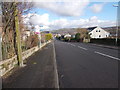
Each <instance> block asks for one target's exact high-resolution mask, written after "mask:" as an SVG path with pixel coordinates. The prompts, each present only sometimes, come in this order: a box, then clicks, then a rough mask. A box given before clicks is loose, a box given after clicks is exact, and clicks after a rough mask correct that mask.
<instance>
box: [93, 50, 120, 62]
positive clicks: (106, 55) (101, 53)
mask: <svg viewBox="0 0 120 90" xmlns="http://www.w3.org/2000/svg"><path fill="white" fill-rule="evenodd" d="M95 53H97V54H100V55H103V56H106V57H109V58H112V59H116V60H120V59H119V58H116V57H113V56H110V55H107V54H104V53H100V52H96V51H95Z"/></svg>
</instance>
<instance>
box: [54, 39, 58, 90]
mask: <svg viewBox="0 0 120 90" xmlns="http://www.w3.org/2000/svg"><path fill="white" fill-rule="evenodd" d="M53 56H54V57H53V59H54V68H55V88H58V90H59V79H58V70H57V62H56V53H55V45H54V41H53Z"/></svg>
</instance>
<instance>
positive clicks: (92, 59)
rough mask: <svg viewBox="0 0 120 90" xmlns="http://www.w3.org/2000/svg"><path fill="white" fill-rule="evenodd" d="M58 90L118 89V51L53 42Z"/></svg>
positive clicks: (85, 44)
mask: <svg viewBox="0 0 120 90" xmlns="http://www.w3.org/2000/svg"><path fill="white" fill-rule="evenodd" d="M55 51H56V60H57V66H58V74H59V82H60V88H112V89H114V90H115V88H118V86H119V84H118V82H119V80H118V79H119V77H118V76H119V73H118V66H119V65H118V64H119V61H120V58H119V55H118V50H116V49H110V48H103V47H100V46H96V45H92V44H88V43H75V42H62V41H58V40H56V41H55Z"/></svg>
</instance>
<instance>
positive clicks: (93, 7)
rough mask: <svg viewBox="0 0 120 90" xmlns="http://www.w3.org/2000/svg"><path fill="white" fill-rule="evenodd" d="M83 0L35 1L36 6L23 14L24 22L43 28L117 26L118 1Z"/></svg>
mask: <svg viewBox="0 0 120 90" xmlns="http://www.w3.org/2000/svg"><path fill="white" fill-rule="evenodd" d="M83 1H84V2H83ZM83 1H79V2H64V1H62V2H33V5H34V8H33V9H32V10H31V11H30V12H29V13H28V14H24V15H23V18H24V23H26V24H29V23H31V24H33V25H34V26H38V27H40V26H42V27H41V29H42V30H57V29H61V28H88V27H93V26H100V27H111V26H116V16H117V7H113V5H118V2H90V1H89V0H83ZM29 27H31V26H29Z"/></svg>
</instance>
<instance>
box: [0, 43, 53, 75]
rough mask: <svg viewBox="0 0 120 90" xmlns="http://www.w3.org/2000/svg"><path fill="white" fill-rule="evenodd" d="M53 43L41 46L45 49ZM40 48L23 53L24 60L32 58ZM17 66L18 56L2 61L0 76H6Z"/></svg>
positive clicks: (0, 62)
mask: <svg viewBox="0 0 120 90" xmlns="http://www.w3.org/2000/svg"><path fill="white" fill-rule="evenodd" d="M50 42H51V41H48V42H46V43H44V44H42V45H41V48H42V47H44V46H45V45H46V44H48V43H50ZM39 49H40V48H39V47H38V46H36V47H33V48H31V49H29V50H26V51H24V52H22V59H23V60H25V59H26V58H28V57H29V56H31V55H32V54H33V53H35V52H36V51H38V50H39ZM16 65H18V60H17V55H15V56H14V57H12V58H10V59H7V60H3V61H0V76H3V75H5V74H6V73H7V72H9V71H10V70H11V69H13V68H14V67H15V66H16Z"/></svg>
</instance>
